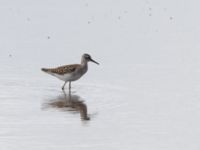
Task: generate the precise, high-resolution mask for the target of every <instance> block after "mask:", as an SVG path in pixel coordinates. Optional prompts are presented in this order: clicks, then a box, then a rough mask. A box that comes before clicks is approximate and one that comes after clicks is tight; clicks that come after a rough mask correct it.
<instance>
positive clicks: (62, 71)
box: [41, 64, 80, 75]
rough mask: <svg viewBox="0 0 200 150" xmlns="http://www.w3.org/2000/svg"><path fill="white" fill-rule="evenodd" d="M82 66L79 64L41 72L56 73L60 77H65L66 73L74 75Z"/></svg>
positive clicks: (46, 69)
mask: <svg viewBox="0 0 200 150" xmlns="http://www.w3.org/2000/svg"><path fill="white" fill-rule="evenodd" d="M79 66H80V65H79V64H73V65H65V66H60V67H56V68H42V69H41V70H42V71H44V72H49V73H56V74H59V75H63V74H66V73H72V72H74V71H75V70H76V68H78V67H79Z"/></svg>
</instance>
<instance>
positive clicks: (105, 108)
mask: <svg viewBox="0 0 200 150" xmlns="http://www.w3.org/2000/svg"><path fill="white" fill-rule="evenodd" d="M2 60H4V61H2V63H4V65H2V66H8V67H1V70H2V72H3V73H2V76H1V78H0V82H1V89H2V90H1V91H0V98H1V101H0V105H1V109H0V114H1V116H0V122H1V123H0V129H1V132H0V143H1V144H0V148H1V149H6V150H7V149H9V150H12V149H13V150H14V149H24V148H25V149H31V150H32V149H39V150H40V149H41V150H43V149H52V150H54V149H80V148H81V149H104V148H106V149H121V148H123V149H133V148H139V149H146V148H147V147H150V149H152V148H155V149H170V148H174V147H175V148H183V149H184V148H189V147H191V145H190V144H191V143H192V144H193V146H192V147H194V148H195V147H198V142H197V140H196V141H195V139H198V136H199V121H198V120H199V119H198V118H199V115H200V114H199V104H200V102H199V98H198V97H200V95H199V93H198V89H200V86H199V85H200V80H199V79H198V76H199V74H200V72H199V71H198V69H196V67H193V68H192V67H190V68H187V67H183V68H182V67H181V66H170V65H134V66H132V69H130V70H129V71H130V72H129V73H131V76H130V75H127V77H126V78H124V79H123V80H120V81H118V79H119V78H118V76H119V75H120V72H119V74H118V75H116V76H111V77H110V76H107V75H106V76H103V75H101V76H102V80H95V78H96V77H97V76H98V75H97V74H99V72H98V71H97V72H93V73H92V69H94V70H98V69H99V70H101V69H102V67H99V68H96V69H95V68H94V66H93V67H90V69H89V72H88V73H87V74H86V75H85V76H84V77H83V78H82V79H80V80H79V81H77V82H73V83H72V91H71V92H69V91H68V89H67V88H66V91H65V92H63V91H62V90H61V86H62V84H63V82H62V81H59V80H58V79H56V78H54V77H51V76H50V75H48V74H45V73H43V72H41V71H40V68H39V67H40V65H38V66H37V65H35V66H33V68H32V70H29V69H27V68H26V67H23V64H20V63H19V64H17V63H14V62H15V59H14V58H13V59H10V58H4V59H2ZM11 64H12V65H11ZM89 65H90V66H92V64H89ZM96 67H98V66H96ZM36 69H38V71H35V70H36ZM104 71H105V72H109V69H108V70H106V67H105V68H104ZM22 72H23V73H22ZM115 72H117V71H115ZM106 78H107V80H106ZM109 78H112V82H109V80H108V79H109ZM91 81H92V82H91ZM117 84H118V86H117ZM172 85H173V86H172ZM186 85H190V86H186ZM66 87H67V86H66ZM195 144H196V145H195ZM183 145H184V146H183Z"/></svg>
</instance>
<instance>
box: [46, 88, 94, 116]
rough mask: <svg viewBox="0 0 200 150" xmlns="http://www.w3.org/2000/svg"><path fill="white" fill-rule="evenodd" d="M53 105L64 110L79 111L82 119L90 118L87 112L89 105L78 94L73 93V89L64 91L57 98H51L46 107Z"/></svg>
mask: <svg viewBox="0 0 200 150" xmlns="http://www.w3.org/2000/svg"><path fill="white" fill-rule="evenodd" d="M48 107H52V108H57V109H60V110H63V111H72V112H79V113H80V117H81V120H90V117H89V116H88V114H87V105H86V104H85V103H84V102H83V100H81V97H79V96H78V95H72V94H71V91H69V93H68V94H66V93H65V91H63V94H61V95H59V96H58V97H56V98H53V99H50V100H49V102H48V103H46V104H45V108H48Z"/></svg>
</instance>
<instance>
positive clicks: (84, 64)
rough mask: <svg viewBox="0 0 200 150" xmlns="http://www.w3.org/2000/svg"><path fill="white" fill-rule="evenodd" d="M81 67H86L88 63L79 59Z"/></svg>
mask: <svg viewBox="0 0 200 150" xmlns="http://www.w3.org/2000/svg"><path fill="white" fill-rule="evenodd" d="M81 65H82V66H84V67H87V66H88V62H87V61H86V60H85V59H83V58H82V59H81Z"/></svg>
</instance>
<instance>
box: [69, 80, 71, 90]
mask: <svg viewBox="0 0 200 150" xmlns="http://www.w3.org/2000/svg"><path fill="white" fill-rule="evenodd" d="M69 90H70V91H71V81H69Z"/></svg>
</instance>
